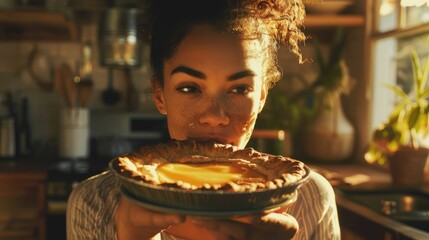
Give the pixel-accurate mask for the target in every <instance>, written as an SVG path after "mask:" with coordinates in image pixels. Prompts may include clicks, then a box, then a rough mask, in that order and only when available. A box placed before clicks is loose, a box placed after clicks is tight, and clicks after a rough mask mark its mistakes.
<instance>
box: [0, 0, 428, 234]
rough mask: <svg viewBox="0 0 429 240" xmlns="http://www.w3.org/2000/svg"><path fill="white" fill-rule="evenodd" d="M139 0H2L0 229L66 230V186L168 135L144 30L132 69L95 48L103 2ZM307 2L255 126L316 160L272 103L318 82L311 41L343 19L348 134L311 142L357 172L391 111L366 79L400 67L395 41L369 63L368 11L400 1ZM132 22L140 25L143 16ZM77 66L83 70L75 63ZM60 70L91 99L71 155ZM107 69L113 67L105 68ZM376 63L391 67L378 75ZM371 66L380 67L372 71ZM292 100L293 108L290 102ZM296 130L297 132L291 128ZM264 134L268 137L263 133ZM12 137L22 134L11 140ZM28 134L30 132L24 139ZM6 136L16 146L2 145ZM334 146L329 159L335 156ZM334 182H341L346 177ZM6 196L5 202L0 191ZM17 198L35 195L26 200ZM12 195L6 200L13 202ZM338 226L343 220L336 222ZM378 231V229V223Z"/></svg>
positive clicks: (327, 42)
mask: <svg viewBox="0 0 429 240" xmlns="http://www.w3.org/2000/svg"><path fill="white" fill-rule="evenodd" d="M144 2H145V1H139V0H92V1H88V0H17V1H14V0H2V1H0V103H1V104H0V116H1V121H2V132H6V131H4V129H3V128H4V127H3V126H7V124H6V123H7V122H8V120H10V117H11V115H12V116H15V117H16V118H13V119H14V123H15V124H16V129H15V130H16V136H15V141H6V140H5V139H8V138H7V136H3V135H2V138H1V143H2V144H4V143H8V146H6V147H5V148H3V147H1V148H0V153H1V155H0V156H1V157H0V164H1V165H0V183H1V182H3V184H0V188H1V191H0V213H5V214H0V239H45V238H47V239H65V237H64V236H65V206H66V200H67V196H68V194H69V192H70V190H71V188H72V186H73V185H74V184H76V183H77V182H79V181H81V180H83V179H85V178H86V177H88V176H90V175H92V174H96V173H98V172H101V171H103V170H105V169H106V167H107V163H108V161H109V160H110V159H112V157H114V156H117V155H118V154H120V153H123V152H127V151H129V150H131V149H133V148H136V147H138V146H141V145H143V144H146V143H149V142H152V141H154V142H156V141H159V140H160V139H165V138H167V135H166V129H165V122H164V118H163V117H162V116H161V115H159V114H158V113H157V110H156V109H155V107H154V104H153V101H152V95H151V92H150V85H149V84H150V68H149V59H148V57H149V48H148V41H147V40H148V39H147V38H146V37H147V36H145V35H144V31H141V32H139V34H142V35H140V36H138V37H137V38H130V39H131V40H129V41H130V42H132V41H133V40H132V39H137V40H138V43H140V44H141V48H140V49H138V50H137V51H136V53H137V55H139V56H141V59H140V63H141V64H139V65H137V66H133V67H129V68H124V67H123V66H121V67H118V66H116V67H114V68H111V67H110V66H108V65H107V64H103V59H105V58H103V56H101V53H104V51H106V49H103V48H102V45H101V43H102V42H103V40H106V39H108V38H107V37H102V35H101V34H100V29H101V28H103V27H106V24H105V23H103V22H102V21H101V20H102V16H103V13H105V12H104V10H107V9H109V8H110V7H119V8H130V7H136V8H137V9H139V10H141V11H142V13H143V15H142V16H143V17H144V9H145V5H144ZM305 2H306V7H307V10H308V16H307V19H306V22H305V28H304V31H305V32H306V33H307V34H308V36H309V39H308V40H307V42H306V44H305V45H304V46H302V51H303V55H304V57H305V58H307V60H308V61H307V62H306V63H304V64H301V65H300V64H298V63H297V59H296V57H295V56H294V55H293V54H291V53H290V52H289V49H288V48H287V47H285V46H281V47H280V49H279V64H280V66H281V67H282V69H283V71H284V78H283V79H282V80H281V81H280V82H279V84H278V86H277V87H276V88H275V89H280V91H272V93H271V95H270V96H271V100H270V101H271V102H269V103H268V104H267V108H266V109H265V110H264V112H263V115H265V116H268V118H261V119H260V121H258V125H257V127H258V128H260V129H262V128H268V129H269V130H274V134H272V132H270V134H268V135H269V136H270V138H274V139H268V140H267V139H265V138H264V137H263V140H264V141H268V145H273V146H274V145H275V144H271V143H272V142H271V141H275V142H276V143H277V142H278V141H280V142H281V144H282V145H281V146H282V147H281V149H280V150H279V149H274V150H273V151H278V152H280V153H282V154H284V155H293V156H296V157H297V158H298V159H301V160H303V161H305V162H308V163H309V164H312V163H318V161H317V160H318V159H313V158H314V157H313V156H310V155H308V152H306V149H307V148H310V149H313V150H315V147H317V146H319V145H321V144H322V143H325V142H328V141H326V138H325V137H323V136H322V137H314V136H316V135H310V138H313V140H317V141H316V146H315V145H308V146H305V144H303V142H311V141H305V140H306V138H305V137H302V136H304V135H305V134H304V132H303V131H302V129H301V128H303V125H300V123H304V122H306V121H305V120H302V121H298V124H297V125H295V123H291V122H287V121H286V122H285V120H288V119H290V118H289V117H290V116H291V115H290V114H291V113H296V111H286V110H285V111H279V110H277V109H275V108H270V106H271V107H272V106H282V105H281V104H280V103H281V102H282V101H283V100H284V96H286V95H287V94H285V93H291V92H298V91H299V90H301V89H302V88H303V87H304V86H306V85H308V84H311V83H312V82H314V81H315V80H316V78H317V77H318V74H319V69H318V67H317V59H315V58H314V57H313V54H314V51H315V49H314V42H315V41H319V42H320V43H321V51H322V52H323V54H324V55H328V54H329V51H331V48H332V46H333V45H334V44H333V43H334V40H335V37H334V36H336V34H337V33H338V32H337V30H338V29H339V27H344V29H343V30H345V31H346V32H347V40H346V43H345V49H344V51H343V52H342V53H343V59H344V63H345V65H346V66H347V70H348V73H349V76H350V79H349V80H350V81H348V84H349V86H348V87H350V89H349V90H350V91H348V92H347V93H344V94H342V95H341V97H340V106H342V107H340V109H341V114H340V115H341V116H342V121H344V125H341V126H344V129H345V130H344V132H343V133H344V135H343V138H341V141H340V142H337V143H336V144H334V146H335V148H334V149H331V151H328V152H326V151H324V150H329V149H330V148H327V147H322V148H319V149H318V151H321V152H319V153H320V154H319V153H318V156H322V155H323V154H325V155H326V154H328V156H331V159H328V160H327V161H328V163H326V162H323V161H322V163H321V164H322V165H323V166H326V165H330V164H333V165H334V167H342V166H349V165H351V166H352V167H351V168H352V169H353V170H354V172H356V171H357V170H360V169H361V168H360V167H355V165H353V164H356V163H359V164H365V160H364V158H363V155H364V153H365V151H366V149H367V146H368V142H369V139H370V134H371V131H372V130H373V129H374V128H375V126H376V125H377V124H379V123H380V121H381V120H384V119H385V116H386V113H387V112H388V111H389V109H390V107H386V106H389V104H390V105H391V103H390V102H392V96H391V95H389V94H388V93H386V92H385V91H383V90H381V89H382V88H380V87H377V86H375V85H374V86H373V85H372V84H374V82H377V81H378V83H380V82H383V81H384V80H389V79H391V80H392V79H393V80H392V81H396V77H395V75H396V69H395V67H394V65H390V64H389V63H391V62H392V61H393V60H394V56H396V48H391V47H386V48H385V49H383V48H381V50H380V49H378V51H379V52H381V54H380V55H382V56H385V57H386V58H387V57H389V59H382V60H380V62H381V63H382V64H380V65H377V64H378V63H374V59H375V56H374V54H373V48H375V47H374V45H375V44H374V42H376V41H378V40H380V39H382V38H383V36H381V37H374V36H376V35H371V34H372V31H375V30H374V29H373V28H374V26H373V24H376V23H378V22H377V21H376V20H375V16H378V14H379V13H378V12H374V11H373V9H380V14H381V9H382V5H383V4H385V3H386V4H387V5H389V4H390V5H392V4H393V5H394V4H396V3H398V2H399V1H394V0H392V1H391V0H379V1H370V0H366V1H360V0H354V1H353V0H341V1H340V0H335V1H334V0H333V1H328V0H325V1H324V2H325V4H324V5H323V6H322V7H320V5H317V4H316V3H317V2H321V1H318V0H314V1H312V0H309V1H305ZM334 2H336V3H334ZM308 3H310V4H308ZM328 3H329V4H328ZM390 5H389V6H390ZM310 8H312V9H310ZM383 9H384V8H383ZM390 14H391V15H389V14H388V15H383V17H381V19H382V20H383V21H381V22H383V23H391V22H396V20H395V19H393V18H394V17H392V13H390ZM421 16H425V15H424V14H422V15H418V17H416V18H418V19H424V18H421ZM378 20H379V19H378ZM143 25H144V19H143ZM383 26H384V25H383ZM140 29H144V26H141V28H140ZM381 35H382V34H381ZM384 46H385V45H384ZM101 49H103V50H101ZM386 49H387V50H386ZM392 49H393V50H392ZM386 53H389V54H386ZM383 54H384V55H383ZM377 56H378V55H377ZM392 59H393V60H392ZM88 63H90V64H88ZM65 66H67V67H65ZM77 66H80V67H77ZM85 66H86V67H87V66H91V67H89V68H86V67H85ZM378 66H382V67H378ZM60 69H62V71H60ZM78 69H80V70H81V71H80V72H79V71H78ZM82 69H84V70H82ZM85 69H86V70H85ZM88 69H90V70H88ZM112 69H113V70H112ZM374 69H382V71H373V70H374ZM109 70H112V71H111V72H110V71H109ZM68 73H71V75H72V76H74V77H72V78H68V79H72V80H76V78H75V77H76V76H79V79H78V80H79V81H76V82H77V83H76V82H74V81H68V82H67V84H69V83H74V84H71V86H72V89H74V90H72V91H76V89H77V88H78V87H82V88H79V89H81V91H80V94H81V96H89V100H88V101H85V100H84V98H82V97H81V98H80V103H81V104H82V103H85V102H87V103H86V104H85V105H86V106H87V107H86V109H87V110H88V114H89V120H88V126H87V128H86V130H87V131H88V132H86V133H87V134H88V141H89V142H88V153H87V154H86V153H85V154H83V156H82V155H79V156H77V157H76V156H72V157H70V156H68V155H67V154H64V153H61V150H60V148H61V147H60V146H61V144H62V143H64V139H63V138H62V131H64V126H63V125H62V123H64V122H63V121H62V119H61V114H62V111H63V110H64V109H67V108H68V107H69V105H70V100H68V98H67V97H66V95H65V94H64V90H62V88H61V87H60V86H61V83H63V81H58V79H59V78H64V77H61V76H67V74H68ZM78 73H79V74H78ZM109 73H112V74H111V75H109ZM383 73H384V74H388V75H389V76H388V77H386V75H383ZM374 74H376V77H375V79H374V80H373V77H374ZM69 75H70V74H69ZM110 77H111V78H110ZM389 77H390V78H389ZM88 79H89V80H88ZM110 79H112V83H113V84H112V86H113V90H114V92H116V94H119V96H120V97H119V100H118V101H117V102H115V103H111V102H110V103H109V101H106V99H105V94H106V91H107V90H109V89H110V88H109V86H110V81H109V80H110ZM389 81H390V80H389ZM373 88H374V89H373ZM85 90H89V91H88V92H86V94H88V93H89V94H88V95H86V94H83V95H82V93H85ZM111 90H112V89H110V91H109V92H110V93H111V92H112V91H111ZM273 90H274V89H273ZM373 91H374V92H375V93H374V95H373ZM103 96H104V98H103ZM116 96H117V95H116ZM380 96H383V97H380ZM384 96H386V97H384ZM110 99H111V98H110ZM73 102H75V101H73ZM377 103H378V104H377ZM276 104H280V105H276ZM288 107H291V106H290V105H288ZM292 107H293V106H292ZM288 109H293V108H288ZM295 110H296V109H295ZM298 112H299V111H298ZM299 113H300V114H302V113H303V112H299ZM273 119H274V120H273ZM279 120H280V121H279ZM279 132H282V133H283V134H279ZM297 133H298V134H297ZM301 133H302V134H301ZM314 134H316V133H314ZM83 135H85V131H84V133H83ZM292 135H298V137H294V136H292ZM261 136H265V137H266V135H264V134H262V135H261ZM279 136H280V137H279ZM312 136H313V137H312ZM255 138H257V136H255ZM18 139H19V140H20V141H16V140H18ZM25 139H28V140H29V141H28V142H25V141H23V140H25ZM307 139H308V138H307ZM320 139H323V141H320ZM253 143H255V142H252V144H253ZM256 143H257V144H256V145H255V146H259V147H261V146H263V145H264V144H260V143H261V142H260V141H259V140H258V141H257V142H256ZM0 145H1V144H0ZM9 145H11V146H12V149H13V150H11V148H8V147H10V146H9ZM265 145H267V144H265ZM276 146H277V145H276ZM344 149H345V150H344ZM270 150H272V149H270ZM340 150H344V151H343V152H341V151H340ZM312 152H316V151H312ZM333 153H335V154H333ZM333 156H336V157H335V158H333ZM313 160H314V162H313ZM322 160H326V159H322ZM359 166H360V165H359ZM375 167H376V168H377V169H380V170H381V172H380V173H379V172H377V173H376V174H375V179H385V178H384V175H383V174H382V173H385V172H383V171H385V169H386V167H385V166H382V167H379V166H375ZM345 172H348V171H345ZM350 172H353V171H350ZM354 172H353V173H354ZM427 175H429V174H427ZM325 176H331V177H332V178H333V179H334V180H335V181H336V180H339V179H340V178H338V176H339V175H338V174H332V173H330V174H327V175H325ZM365 176H366V175H365ZM354 179H355V178H354ZM357 179H358V182H362V179H363V181H367V179H368V178H367V176H366V177H363V178H362V174H360V175H359V174H358V178H357ZM340 180H341V181H343V179H340ZM12 183H13V184H12ZM3 199H9V200H6V201H3ZM10 199H12V200H10ZM22 199H37V200H35V201H32V202H31V203H29V202H28V201H25V200H22ZM11 203H13V204H12V205H10V204H11ZM6 210H7V211H6ZM358 212H359V211H358ZM17 219H19V220H20V221H18V220H17ZM34 219H36V221H34ZM351 219H352V218H351ZM383 221H385V220H384V219H383ZM11 223H13V224H11ZM358 225H361V224H356V223H351V224H350V225H348V227H350V226H351V227H350V228H351V229H352V228H353V226H358ZM346 230H347V229H344V232H346ZM374 231H375V230H374ZM377 231H380V234H381V233H382V234H384V233H385V231H386V230H385V229H382V230H379V229H378V230H377ZM389 231H390V230H389ZM362 232H366V231H361V230H358V231H355V232H353V234H355V235H359V234H360V233H362ZM353 234H352V235H353ZM351 239H353V238H351ZM363 239H365V238H363Z"/></svg>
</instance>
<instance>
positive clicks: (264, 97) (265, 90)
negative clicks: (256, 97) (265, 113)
mask: <svg viewBox="0 0 429 240" xmlns="http://www.w3.org/2000/svg"><path fill="white" fill-rule="evenodd" d="M267 96H268V87H267V86H266V84H264V85H263V86H262V90H261V97H260V100H261V102H260V104H259V109H258V113H260V112H261V111H262V109H264V106H265V102H266V100H267Z"/></svg>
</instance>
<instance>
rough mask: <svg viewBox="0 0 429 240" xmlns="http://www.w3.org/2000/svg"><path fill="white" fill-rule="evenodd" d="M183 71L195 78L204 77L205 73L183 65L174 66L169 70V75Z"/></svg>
mask: <svg viewBox="0 0 429 240" xmlns="http://www.w3.org/2000/svg"><path fill="white" fill-rule="evenodd" d="M179 72H182V73H185V74H188V75H189V76H192V77H196V78H200V79H206V75H205V74H204V73H202V72H200V71H198V70H195V69H192V68H190V67H185V66H178V67H176V68H174V69H173V71H171V74H170V75H173V74H175V73H179Z"/></svg>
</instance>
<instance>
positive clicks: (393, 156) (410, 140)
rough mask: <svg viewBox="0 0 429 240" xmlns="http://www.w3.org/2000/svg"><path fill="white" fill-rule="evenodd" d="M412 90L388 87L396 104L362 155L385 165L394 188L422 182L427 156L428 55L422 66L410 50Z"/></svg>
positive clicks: (413, 50)
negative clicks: (396, 100)
mask: <svg viewBox="0 0 429 240" xmlns="http://www.w3.org/2000/svg"><path fill="white" fill-rule="evenodd" d="M411 60H412V67H413V89H412V91H411V92H410V93H406V92H405V91H403V90H402V88H401V87H399V86H397V85H393V84H388V85H387V87H388V88H389V89H390V90H392V91H393V93H394V94H395V96H396V97H398V99H399V101H398V102H397V104H396V106H395V107H394V108H393V110H392V111H391V113H390V115H389V117H388V119H387V120H386V121H385V122H384V123H383V124H381V125H380V126H379V127H378V128H377V129H376V130H375V131H374V132H373V134H372V141H371V142H370V144H369V148H368V150H367V152H366V154H365V159H366V161H367V162H369V163H375V162H376V163H378V164H384V163H385V162H386V163H387V164H388V165H389V169H390V173H391V177H392V182H393V183H394V184H396V185H419V184H422V183H423V181H424V167H425V164H426V161H427V158H428V156H429V149H428V147H429V116H428V115H429V100H428V98H429V86H428V85H427V78H428V73H429V55H428V56H427V60H426V63H425V64H424V65H423V66H422V65H421V64H420V59H419V57H418V55H417V52H416V50H415V49H412V50H411Z"/></svg>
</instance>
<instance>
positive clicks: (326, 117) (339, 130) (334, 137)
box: [298, 28, 354, 162]
mask: <svg viewBox="0 0 429 240" xmlns="http://www.w3.org/2000/svg"><path fill="white" fill-rule="evenodd" d="M346 37H347V36H346V32H345V30H344V28H337V30H336V32H335V34H334V39H333V42H332V44H331V47H330V51H329V55H328V57H327V58H325V57H324V55H323V52H322V50H321V47H320V45H319V43H318V41H317V39H316V40H315V41H314V49H315V60H316V62H317V64H318V68H319V73H318V77H317V78H316V81H314V82H313V84H312V85H310V87H309V88H308V89H305V91H304V92H302V93H300V94H306V95H307V97H306V98H307V99H308V97H310V98H311V99H312V101H313V105H314V106H313V107H314V108H315V110H316V112H315V114H314V116H313V118H312V119H310V121H309V122H308V124H307V125H306V126H305V131H304V139H303V146H304V151H305V155H306V156H308V157H309V158H310V159H311V160H315V161H329V162H332V161H335V162H336V161H343V160H345V159H347V158H348V157H350V155H351V154H352V152H353V148H354V128H353V126H352V124H351V123H350V121H349V120H348V119H347V118H346V116H345V114H344V111H343V106H342V101H341V96H342V95H344V94H348V93H349V92H350V89H351V87H352V83H353V82H352V79H351V77H350V74H349V71H348V67H347V65H346V63H345V61H344V59H343V52H344V49H345V44H346ZM298 96H299V95H298Z"/></svg>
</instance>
